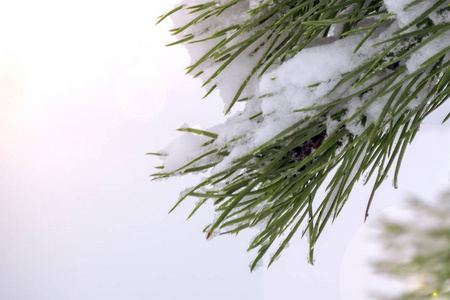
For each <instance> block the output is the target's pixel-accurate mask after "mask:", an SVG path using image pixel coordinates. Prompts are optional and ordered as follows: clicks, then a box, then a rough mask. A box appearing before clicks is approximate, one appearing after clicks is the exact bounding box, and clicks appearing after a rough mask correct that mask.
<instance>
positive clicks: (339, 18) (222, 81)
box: [152, 0, 450, 269]
mask: <svg viewBox="0 0 450 300" xmlns="http://www.w3.org/2000/svg"><path fill="white" fill-rule="evenodd" d="M416 2H417V3H416ZM416 2H414V3H411V5H410V7H406V8H405V11H408V10H414V9H415V7H416V6H418V5H421V2H420V1H416ZM430 2H433V3H431V4H429V3H430ZM428 4H429V8H427V9H426V10H425V11H423V13H422V14H419V15H418V16H417V17H416V18H415V19H414V20H412V21H411V22H410V23H408V24H407V25H401V22H400V21H401V20H400V21H399V20H398V19H399V17H398V16H397V15H396V14H393V13H391V12H389V10H388V8H386V5H385V4H384V2H383V1H381V0H373V1H369V0H367V1H364V0H359V1H358V0H348V1H340V0H322V1H312V0H306V1H293V0H290V1H289V0H279V1H275V0H267V1H260V3H259V4H258V5H255V6H254V7H251V8H250V9H248V5H249V2H248V1H244V0H233V1H213V2H205V3H200V4H196V5H192V6H187V5H185V4H182V5H181V6H179V7H177V8H175V9H174V10H173V11H171V12H169V13H168V14H167V15H165V16H162V17H161V18H160V19H161V20H162V19H164V18H166V17H167V16H168V15H172V14H174V16H176V15H177V14H182V13H183V12H187V13H188V16H189V18H190V19H189V21H187V23H184V24H183V25H181V26H180V27H178V28H176V29H174V30H172V31H173V34H174V35H177V36H180V39H179V41H178V42H176V43H173V44H177V43H183V44H186V45H187V46H188V47H200V48H196V49H197V51H198V49H201V51H200V52H202V54H201V55H198V59H197V61H196V62H195V63H194V64H192V65H191V66H189V67H188V68H187V69H188V73H191V74H194V73H195V72H197V74H196V76H200V77H202V78H203V80H204V86H207V87H209V89H210V91H209V92H208V94H209V93H210V92H211V91H212V90H213V89H215V88H216V87H217V88H218V89H219V90H222V91H225V90H230V85H227V83H226V78H227V77H230V74H229V73H227V72H232V71H229V70H233V68H234V67H235V66H239V65H240V64H244V63H245V64H248V65H250V67H249V69H248V74H235V73H233V74H231V75H232V76H240V77H239V78H242V81H241V82H240V83H239V84H238V85H233V86H232V88H234V95H231V96H229V98H226V97H225V99H224V101H225V102H226V103H227V109H226V113H229V112H231V111H232V108H233V106H234V105H235V104H236V103H237V102H244V103H246V107H245V110H244V111H243V112H242V113H239V114H235V115H233V116H231V117H229V119H228V121H227V122H226V123H225V124H223V125H221V126H216V127H215V128H214V129H211V130H209V131H199V130H194V129H182V130H184V131H187V132H188V133H189V132H190V133H193V134H200V135H202V136H203V138H209V140H205V141H204V143H202V145H201V146H200V147H199V150H198V153H196V155H195V156H191V158H190V159H191V160H190V161H186V163H185V164H184V165H183V166H180V167H179V168H178V169H176V170H167V171H165V170H164V169H163V170H162V172H161V173H156V174H153V175H152V176H153V177H154V178H155V179H160V178H166V177H171V176H177V175H183V174H186V173H193V172H194V173H195V172H203V171H208V170H209V171H212V173H211V175H210V176H209V177H208V178H207V179H205V180H204V181H202V182H201V183H200V184H199V185H197V186H196V187H194V188H192V189H190V190H189V192H187V193H185V194H184V195H183V196H182V197H181V198H180V200H179V202H178V203H177V205H178V204H179V203H180V202H181V201H183V200H184V199H186V197H188V196H190V197H196V198H199V199H200V202H199V205H197V206H196V207H195V209H194V211H197V209H198V208H199V207H200V206H201V205H202V204H203V203H205V202H206V201H212V202H213V203H214V206H215V208H216V211H217V212H219V213H220V215H219V217H218V218H217V220H215V221H214V222H213V223H212V224H211V225H209V226H208V227H207V228H205V232H208V236H209V235H210V234H212V233H213V232H216V231H220V232H222V234H237V233H238V232H240V231H241V230H243V229H246V228H250V227H255V226H263V228H264V229H263V230H262V231H261V232H260V233H259V234H258V235H257V236H256V237H255V238H254V240H253V241H252V243H251V245H250V247H249V250H252V249H258V255H257V257H256V259H255V261H254V262H253V263H252V265H251V269H253V268H254V267H255V266H256V265H257V264H258V262H259V260H260V259H261V258H262V257H263V256H265V254H266V252H267V251H268V250H269V248H271V247H272V245H273V243H274V242H275V240H277V239H282V242H281V244H280V246H279V247H278V248H277V249H276V250H275V252H274V254H273V255H272V257H271V259H270V263H269V265H270V264H272V262H273V261H274V260H275V259H276V258H277V257H278V256H279V255H280V254H281V252H282V250H283V249H284V248H285V247H286V245H287V244H288V242H289V240H290V239H291V238H292V237H293V235H294V233H295V232H296V231H297V229H298V228H299V227H300V226H301V225H302V224H304V225H305V226H306V227H305V229H304V231H303V233H304V234H305V233H306V232H308V236H309V244H310V249H311V251H310V261H311V262H312V261H313V259H312V256H313V248H314V244H315V242H316V241H317V239H318V238H319V236H320V235H321V233H322V231H323V229H324V228H325V226H326V224H327V223H328V221H329V220H330V219H331V220H333V219H335V218H336V217H337V216H338V215H339V213H340V212H341V210H342V209H343V207H344V205H345V203H346V202H347V200H348V199H349V196H350V193H351V191H352V189H353V186H354V185H355V183H356V182H358V181H359V180H361V178H362V177H364V181H365V182H367V181H368V180H369V179H370V178H372V177H375V184H374V187H373V191H372V194H371V196H370V198H369V201H368V205H367V210H366V218H367V216H368V213H369V208H370V205H371V203H372V200H373V198H374V195H375V192H376V190H377V189H378V188H379V187H380V186H381V184H382V183H383V182H384V180H385V179H386V178H387V175H388V172H389V171H390V170H391V169H394V173H395V175H394V186H397V182H398V174H399V169H400V165H401V161H402V157H403V155H404V153H405V151H406V147H407V145H408V144H409V143H411V142H412V140H413V139H414V136H415V134H416V133H417V131H418V129H419V127H420V124H421V123H422V121H423V120H424V118H425V117H426V116H427V115H429V114H430V113H431V112H432V111H433V110H435V109H436V108H437V107H439V106H440V105H442V103H444V102H445V101H446V100H447V99H448V98H449V93H450V84H449V83H450V73H449V64H450V62H449V55H448V54H449V52H450V46H449V45H448V40H449V38H450V24H449V21H448V11H449V5H448V4H447V1H443V0H440V1H429V2H428ZM237 9H241V10H242V9H247V11H245V12H244V11H241V13H240V14H236V10H237ZM445 16H447V17H445ZM442 20H444V21H442ZM348 44H350V45H353V46H354V47H353V50H352V51H353V53H354V54H353V57H352V59H354V60H355V62H357V63H355V67H354V68H353V69H350V70H349V71H343V72H341V73H340V74H339V76H338V77H337V78H331V79H327V80H322V81H320V80H319V81H318V82H315V83H308V84H305V86H301V87H298V88H301V89H302V91H306V92H305V93H308V94H307V95H313V96H314V95H317V96H314V97H315V98H314V101H313V102H312V104H306V105H304V104H303V103H302V99H298V101H297V100H296V99H295V93H294V94H293V93H292V92H291V91H290V90H289V89H290V88H291V87H290V84H288V83H286V82H283V81H282V80H281V81H280V80H279V78H276V77H274V78H270V79H268V77H269V76H271V74H278V75H281V76H282V75H283V74H282V73H280V72H281V71H279V70H282V68H284V67H286V66H289V64H290V63H291V62H292V61H295V59H297V55H300V54H302V53H306V52H307V51H310V50H311V49H319V48H320V47H322V48H320V49H328V51H330V49H335V50H337V51H340V50H339V49H340V48H339V47H342V46H345V45H348ZM340 45H341V46H340ZM201 47H204V48H201ZM323 47H328V48H323ZM333 47H334V48H333ZM345 47H347V46H345ZM423 49H428V51H434V52H433V55H431V56H429V57H427V59H426V60H424V61H420V60H419V63H416V65H414V62H417V61H418V59H417V57H420V56H421V55H423V52H421V51H422V50H423ZM335 54H336V53H331V52H330V53H329V55H335ZM414 57H416V58H415V59H412V58H414ZM286 68H287V67H286ZM277 72H278V73H277ZM306 81H307V80H306ZM264 82H265V86H271V85H270V84H272V86H273V87H274V89H272V90H270V91H268V93H263V94H261V93H260V91H258V89H256V88H255V86H258V85H261V84H262V83H264ZM268 82H269V83H270V84H267V83H268ZM292 84H293V85H295V84H301V83H296V82H295V81H294V80H292ZM292 84H291V85H292ZM258 93H259V94H258ZM286 95H293V97H294V99H293V100H291V99H287V96H286ZM313 96H312V97H313ZM275 101H278V102H280V103H283V104H282V105H281V106H280V107H278V108H277V109H275V110H272V111H267V110H264V109H263V107H262V103H274V102H275ZM293 103H294V104H293ZM284 104H286V105H287V107H288V108H290V111H287V112H286V111H284V110H283V105H284ZM289 105H291V106H289ZM292 105H296V106H297V107H293V106H292ZM374 112H375V113H374ZM273 124H276V125H277V126H278V127H279V128H280V129H279V130H278V131H277V132H276V133H274V134H272V135H271V136H268V137H266V138H265V139H260V140H258V142H256V143H255V139H257V138H258V133H259V131H261V130H263V129H261V128H267V126H269V125H273ZM279 124H281V125H279ZM265 126H266V127H265ZM230 128H231V129H230ZM226 130H227V131H229V132H233V134H234V135H233V134H232V135H230V134H222V132H224V131H226ZM242 153H246V154H242ZM169 155H170V154H169ZM162 158H163V159H164V157H162ZM330 178H331V180H330V181H329V183H328V185H327V187H326V196H325V198H324V199H316V194H317V193H318V191H319V189H320V188H321V187H322V185H323V184H324V182H326V180H327V179H330ZM317 201H318V202H319V203H318V204H317V205H316V204H315V203H316V202H317ZM177 205H176V206H177Z"/></svg>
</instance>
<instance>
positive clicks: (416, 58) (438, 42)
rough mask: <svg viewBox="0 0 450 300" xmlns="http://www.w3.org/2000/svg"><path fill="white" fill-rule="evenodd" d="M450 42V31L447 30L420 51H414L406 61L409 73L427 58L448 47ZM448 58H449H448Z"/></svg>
mask: <svg viewBox="0 0 450 300" xmlns="http://www.w3.org/2000/svg"><path fill="white" fill-rule="evenodd" d="M449 44H450V32H446V33H444V34H442V35H441V36H439V37H438V38H436V39H434V40H432V41H431V42H429V43H428V44H426V45H425V46H424V47H422V48H420V49H419V50H418V51H416V52H414V53H413V54H412V55H411V57H410V58H409V59H408V61H407V62H406V67H407V68H408V71H409V73H412V72H414V71H416V70H417V69H418V68H419V67H420V65H421V64H422V63H424V62H425V61H426V60H427V59H429V58H430V57H432V56H433V55H435V54H436V53H438V52H439V51H441V50H443V49H444V48H446V47H448V46H449ZM447 60H448V58H447Z"/></svg>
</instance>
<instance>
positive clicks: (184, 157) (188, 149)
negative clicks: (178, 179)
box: [161, 133, 210, 172]
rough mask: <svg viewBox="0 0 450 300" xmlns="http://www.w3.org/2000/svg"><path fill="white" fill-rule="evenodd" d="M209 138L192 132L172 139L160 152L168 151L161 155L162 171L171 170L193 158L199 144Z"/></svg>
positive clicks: (195, 155) (196, 153)
mask: <svg viewBox="0 0 450 300" xmlns="http://www.w3.org/2000/svg"><path fill="white" fill-rule="evenodd" d="M209 140H210V138H208V137H206V136H202V135H195V134H192V133H184V134H183V135H182V136H181V137H180V138H178V139H176V140H174V141H173V142H172V143H170V144H169V146H168V147H167V148H165V149H163V150H162V151H161V152H163V153H168V156H165V157H162V159H163V160H164V172H172V171H175V170H176V169H178V168H180V167H181V166H183V165H184V164H186V163H187V162H189V161H190V160H193V159H195V158H196V157H197V156H198V155H199V154H198V151H199V148H200V146H201V145H203V144H204V143H206V142H207V141H209Z"/></svg>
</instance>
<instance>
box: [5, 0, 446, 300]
mask: <svg viewBox="0 0 450 300" xmlns="http://www.w3.org/2000/svg"><path fill="white" fill-rule="evenodd" d="M175 3H176V1H175V0H167V1H163V2H159V1H149V0H129V1H123V0H120V1H118V0H113V1H103V0H90V1H87V0H80V1H69V2H68V1H62V2H61V1H52V0H42V1H26V0H16V1H8V2H7V3H2V4H0V141H1V144H0V299H2V300H3V299H4V300H27V299H34V300H40V299H42V300H53V299H67V300H69V299H86V300H90V299H109V300H116V299H134V300H139V299H155V300H160V299H161V300H166V299H197V300H202V299H211V298H213V299H227V300H228V299H246V300H253V299H255V300H256V299H265V300H272V299H273V300H275V299H284V300H289V299H300V295H302V297H304V299H318V300H321V299H324V300H325V299H327V300H328V299H342V300H355V299H358V300H364V299H369V298H368V295H369V291H371V290H380V289H381V290H389V289H393V291H395V289H397V288H399V287H396V286H395V285H394V284H391V283H390V281H387V283H386V278H383V277H381V276H377V275H375V273H374V271H373V269H372V268H371V267H370V265H369V261H371V260H372V259H373V257H376V256H377V255H378V256H379V255H380V253H381V252H380V251H381V250H380V249H379V248H380V243H378V242H377V241H376V239H375V237H374V235H373V230H372V229H371V228H373V227H375V226H372V225H370V224H371V223H372V222H373V223H376V220H377V218H379V217H380V216H383V215H384V214H385V213H387V212H389V211H391V210H392V209H397V211H398V210H401V211H402V207H403V206H404V205H406V204H405V203H406V202H405V200H406V199H407V198H408V197H410V196H411V195H416V196H418V197H421V198H422V199H425V200H426V201H434V200H433V199H437V198H436V197H437V195H439V194H440V193H441V192H442V191H444V190H446V189H448V188H449V185H450V181H449V177H450V176H449V175H450V151H449V150H450V127H449V124H446V125H444V126H441V125H439V124H440V122H441V120H442V119H443V118H444V117H445V115H446V114H447V113H448V111H450V105H447V106H446V107H444V108H441V109H439V110H436V112H435V113H434V115H433V116H431V117H430V120H429V122H428V123H427V124H424V126H422V129H421V131H420V132H419V134H418V135H417V137H416V139H415V141H414V143H413V144H412V145H411V146H410V147H409V149H408V150H407V152H406V155H405V158H404V162H403V168H402V170H401V174H400V182H399V183H400V188H399V189H398V190H394V188H393V187H392V186H391V185H390V184H389V182H386V183H385V185H383V186H382V187H381V188H380V189H379V191H378V193H377V196H376V198H375V202H374V204H373V206H372V210H371V215H370V218H369V221H368V223H366V224H364V222H363V220H364V211H365V207H366V204H367V200H368V198H369V194H370V191H371V189H370V188H371V184H370V182H369V183H368V184H367V187H362V186H359V187H358V188H357V189H355V191H354V192H353V195H352V197H351V199H350V201H349V203H348V205H347V207H346V208H345V210H344V211H343V212H342V214H341V216H340V218H339V219H338V220H337V221H336V222H334V224H333V225H332V226H329V228H328V229H327V230H326V231H325V232H324V234H323V235H322V237H321V240H320V241H319V242H318V244H317V246H316V255H315V257H316V264H315V266H311V265H308V263H307V260H306V256H307V251H308V246H307V243H306V240H300V238H297V239H296V240H295V241H294V242H293V243H291V246H290V248H289V249H287V250H285V251H284V253H283V255H282V257H281V259H280V260H279V261H278V262H277V263H275V264H274V265H273V266H271V268H270V269H266V268H265V267H263V268H260V269H259V270H257V271H256V272H254V273H252V274H250V272H249V268H248V264H249V263H250V261H251V260H252V258H253V256H254V253H246V252H245V250H246V248H247V246H248V244H249V242H250V239H251V237H252V235H253V233H252V232H248V233H245V234H241V235H239V236H237V237H220V238H215V239H213V240H212V241H206V239H205V236H204V234H203V233H202V232H201V230H202V229H203V227H204V225H206V224H207V223H208V222H209V221H210V220H211V218H212V217H213V211H212V207H206V208H203V209H202V210H201V211H200V212H199V213H197V215H196V216H195V217H193V218H192V219H191V220H190V221H189V222H186V221H185V219H186V217H187V216H188V215H189V213H190V211H191V209H192V208H193V205H194V203H190V202H189V201H186V203H184V204H183V205H182V206H181V207H180V208H179V209H177V210H175V211H174V212H173V213H172V214H170V215H168V214H167V212H168V211H169V209H170V208H171V207H172V206H173V204H174V203H175V202H176V200H177V198H178V194H179V192H181V191H182V190H183V189H184V188H186V187H189V186H191V185H194V184H195V183H196V182H197V179H196V178H195V177H183V178H177V179H171V180H169V181H162V182H150V181H149V178H148V175H149V174H151V173H153V172H155V169H153V167H154V166H157V165H158V164H159V162H158V160H157V158H154V157H149V156H145V153H147V152H154V151H157V150H159V149H161V148H163V147H165V146H166V145H168V143H170V142H171V141H172V140H173V139H175V138H177V137H178V136H180V133H179V132H176V131H175V130H176V129H177V128H179V127H181V125H183V124H184V123H186V124H188V125H189V126H194V125H198V126H200V127H201V128H208V127H210V126H212V125H214V124H217V123H218V122H221V120H224V117H223V115H222V111H223V105H222V102H221V100H220V99H219V98H218V96H217V95H215V94H213V95H211V96H210V97H208V98H207V99H201V98H202V96H203V94H204V91H202V90H201V88H200V86H201V83H200V82H199V81H197V80H193V79H191V78H189V77H188V76H184V68H185V67H186V66H187V65H188V64H189V57H188V55H187V53H186V51H185V50H184V49H183V47H181V46H179V47H169V48H167V47H164V45H165V44H168V43H170V42H173V39H172V38H171V37H170V35H169V33H168V32H167V30H168V29H170V26H171V22H170V20H167V21H165V22H163V23H162V24H160V25H158V26H155V25H154V24H155V23H156V19H157V17H158V16H159V15H161V14H162V13H164V12H167V11H169V10H171V9H172V8H173V6H174V4H175ZM200 176H201V175H200ZM302 299H303V298H302Z"/></svg>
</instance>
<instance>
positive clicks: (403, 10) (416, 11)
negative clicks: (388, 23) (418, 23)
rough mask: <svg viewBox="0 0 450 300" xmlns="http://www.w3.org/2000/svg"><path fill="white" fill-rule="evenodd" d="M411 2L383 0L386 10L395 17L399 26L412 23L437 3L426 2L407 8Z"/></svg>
mask: <svg viewBox="0 0 450 300" xmlns="http://www.w3.org/2000/svg"><path fill="white" fill-rule="evenodd" d="M412 2H413V0H384V4H385V5H386V8H387V10H388V11H389V12H390V13H394V14H395V15H396V16H397V20H398V22H399V23H400V25H401V26H406V25H408V24H410V23H412V22H413V21H414V20H415V19H416V18H417V17H419V16H420V15H421V14H423V13H424V12H425V11H426V10H427V9H430V8H431V7H432V6H433V5H434V4H435V3H436V2H437V1H436V0H427V1H423V2H422V3H419V4H416V5H414V6H412V7H409V8H407V6H408V5H409V4H411V3H412Z"/></svg>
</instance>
